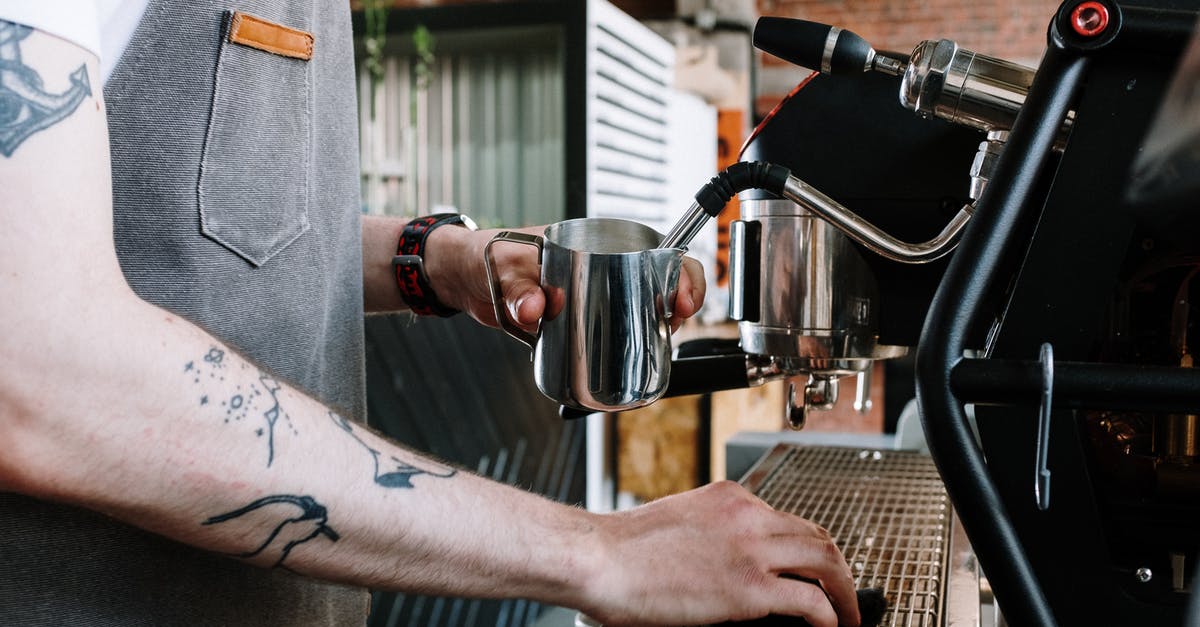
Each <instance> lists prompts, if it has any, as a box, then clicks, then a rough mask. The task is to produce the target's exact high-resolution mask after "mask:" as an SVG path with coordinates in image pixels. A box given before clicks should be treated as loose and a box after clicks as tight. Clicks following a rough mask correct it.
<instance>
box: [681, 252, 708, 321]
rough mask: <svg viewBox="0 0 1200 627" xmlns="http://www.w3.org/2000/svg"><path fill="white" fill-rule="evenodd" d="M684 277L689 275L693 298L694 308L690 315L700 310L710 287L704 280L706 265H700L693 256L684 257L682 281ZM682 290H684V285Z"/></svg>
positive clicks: (690, 290)
mask: <svg viewBox="0 0 1200 627" xmlns="http://www.w3.org/2000/svg"><path fill="white" fill-rule="evenodd" d="M683 277H687V281H688V296H689V297H690V298H691V300H692V310H691V312H689V313H688V314H687V315H688V316H690V315H692V314H694V313H696V312H697V311H699V310H700V307H701V305H703V304H704V294H705V292H706V291H707V289H708V286H707V285H706V284H705V281H704V267H703V266H701V265H700V262H699V261H696V260H695V259H692V258H691V257H684V258H683V272H681V273H680V279H681V282H682V278H683ZM680 291H682V285H681V286H680Z"/></svg>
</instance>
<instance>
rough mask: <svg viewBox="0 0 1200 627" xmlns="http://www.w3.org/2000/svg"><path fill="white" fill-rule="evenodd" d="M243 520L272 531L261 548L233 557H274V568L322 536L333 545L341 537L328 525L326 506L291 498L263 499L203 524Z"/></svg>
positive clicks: (282, 495) (261, 544)
mask: <svg viewBox="0 0 1200 627" xmlns="http://www.w3.org/2000/svg"><path fill="white" fill-rule="evenodd" d="M243 516H247V517H248V520H256V521H260V524H262V525H263V526H264V527H270V531H269V532H268V533H267V537H266V539H265V540H263V541H262V543H260V544H259V545H258V548H256V549H254V550H252V551H246V552H244V553H235V554H233V555H234V556H236V557H242V558H252V557H257V556H259V555H268V556H272V557H273V558H274V559H273V560H272V561H271V566H272V567H277V566H281V565H282V564H283V560H285V559H287V557H288V555H289V554H291V552H292V549H294V548H296V547H297V546H299V545H301V544H304V543H305V542H308V541H309V540H312V539H313V538H315V537H317V536H318V535H323V536H325V537H327V538H329V540H330V541H332V542H337V541H338V539H339V538H340V537H341V536H339V535H338V533H337V532H336V531H334V530H333V528H332V527H330V526H329V525H327V524H326V522H327V521H328V520H329V516H328V512H327V511H326V510H325V506H324V505H321V504H320V503H317V501H316V499H314V498H313V497H311V496H294V495H290V494H276V495H273V496H266V497H263V498H261V499H258V500H257V501H254V502H253V503H250V504H249V505H247V506H245V507H241V508H238V509H235V510H233V511H232V512H226V513H224V514H220V515H218V516H213V517H211V518H209V519H208V520H205V521H204V522H203V523H201V524H204V525H216V524H220V523H224V522H228V521H230V520H234V519H236V518H241V517H243Z"/></svg>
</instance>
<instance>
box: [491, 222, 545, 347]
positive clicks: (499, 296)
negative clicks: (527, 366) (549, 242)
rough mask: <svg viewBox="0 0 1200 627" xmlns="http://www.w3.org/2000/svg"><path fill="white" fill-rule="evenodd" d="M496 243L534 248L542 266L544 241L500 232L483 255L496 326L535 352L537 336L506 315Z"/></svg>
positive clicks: (538, 238)
mask: <svg viewBox="0 0 1200 627" xmlns="http://www.w3.org/2000/svg"><path fill="white" fill-rule="evenodd" d="M496 242H512V243H514V244H527V245H529V246H533V247H535V248H537V250H538V263H539V264H541V262H542V243H543V240H542V238H541V237H539V236H537V235H528V234H526V233H517V232H515V231H500V232H499V233H497V234H496V235H494V236H493V237H492V239H490V240H488V243H487V246H485V247H484V249H483V255H484V257H486V259H487V264H486V267H487V277H488V284H489V285H490V286H491V288H492V311H493V312H495V314H496V324H499V325H500V328H501V329H504V332H505V333H507V334H509V335H510V336H512V337H514V338H516V339H517V340H520V341H521V342H522V343H524V344H525V345H527V346H529V350H533V349H534V345H535V344H537V339H538V336H537V334H536V333H528V332H526V331H525V330H524V329H522V328H521V327H518V326H517V325H516V324H515V323H513V322H511V321H509V319H508V315H506V314H505V313H504V294H503V293H502V292H501V291H500V273H499V270H497V269H496V259H495V258H494V257H492V244H495V243H496ZM539 326H540V325H539Z"/></svg>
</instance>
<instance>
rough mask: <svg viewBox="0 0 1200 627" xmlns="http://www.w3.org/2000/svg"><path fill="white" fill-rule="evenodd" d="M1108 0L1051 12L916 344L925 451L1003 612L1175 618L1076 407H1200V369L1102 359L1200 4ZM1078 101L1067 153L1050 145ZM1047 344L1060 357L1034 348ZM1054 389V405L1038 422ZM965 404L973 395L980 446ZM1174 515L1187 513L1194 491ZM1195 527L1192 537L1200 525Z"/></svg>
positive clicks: (1015, 621) (1015, 619) (1176, 609)
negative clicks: (1158, 111) (1095, 28)
mask: <svg viewBox="0 0 1200 627" xmlns="http://www.w3.org/2000/svg"><path fill="white" fill-rule="evenodd" d="M1102 3H1103V4H1104V6H1105V8H1106V9H1107V10H1108V12H1109V15H1110V16H1111V19H1110V21H1109V26H1108V28H1107V29H1106V30H1105V31H1104V32H1102V33H1099V34H1097V35H1094V36H1081V35H1079V34H1077V33H1076V32H1073V30H1072V28H1071V23H1070V20H1071V13H1072V11H1074V9H1075V8H1076V7H1077V6H1079V5H1081V4H1083V2H1081V1H1080V0H1068V2H1066V3H1064V4H1063V5H1062V6H1061V7H1060V8H1059V10H1058V12H1057V14H1056V15H1055V17H1054V19H1053V20H1052V21H1051V23H1050V27H1049V37H1048V39H1049V48H1048V50H1047V53H1046V56H1045V57H1044V58H1043V60H1042V63H1041V65H1040V67H1039V69H1038V71H1037V74H1036V77H1035V80H1034V82H1033V85H1032V86H1031V88H1030V90H1029V93H1028V95H1027V98H1026V100H1025V104H1024V106H1023V107H1022V109H1021V112H1020V115H1019V116H1018V118H1017V120H1016V122H1015V124H1014V127H1013V129H1012V131H1011V134H1010V135H1009V139H1008V142H1007V145H1006V148H1005V150H1004V153H1003V155H1002V156H1001V158H1000V161H999V163H998V164H997V167H996V170H995V173H994V176H993V177H992V179H991V181H990V182H989V184H988V187H987V189H986V191H985V192H984V194H983V196H982V197H981V198H980V199H979V202H978V204H977V207H976V214H975V216H974V218H973V219H972V220H971V223H970V224H969V226H968V227H967V229H966V232H965V234H964V235H963V238H962V240H961V242H960V244H959V245H958V248H957V250H956V252H955V254H954V255H953V259H952V260H951V261H950V264H949V266H948V268H947V270H946V273H945V275H944V277H943V280H942V282H941V284H940V285H939V287H938V289H937V292H936V294H935V296H934V298H933V301H932V305H931V308H930V310H929V313H928V316H927V318H926V320H925V324H924V327H923V330H922V333H921V340H920V342H919V344H918V348H917V362H916V383H917V397H918V400H919V403H920V406H921V415H922V422H923V426H924V429H925V433H926V439H927V441H928V444H929V448H930V452H931V454H932V455H933V458H934V461H935V462H936V464H937V466H938V468H939V471H940V473H941V475H942V477H943V480H944V482H945V484H946V488H947V490H948V492H949V495H950V497H951V499H952V501H953V503H954V505H955V509H956V511H957V512H958V513H959V515H960V516H961V518H962V521H963V524H964V526H965V528H966V530H967V533H968V535H969V537H970V539H971V543H972V545H973V547H974V549H975V551H976V553H977V555H978V558H979V562H980V565H981V566H982V568H983V570H984V572H985V573H986V575H987V577H988V579H989V581H990V582H991V586H992V589H993V590H994V592H995V595H996V599H997V601H998V602H999V605H1000V608H1001V610H1002V612H1003V613H1004V615H1005V617H1006V619H1007V621H1008V622H1009V624H1012V625H1022V626H1027V625H1028V626H1050V625H1057V624H1103V625H1125V624H1129V625H1135V624H1136V625H1149V624H1180V622H1181V620H1182V616H1183V613H1184V608H1183V604H1181V603H1177V602H1176V603H1162V602H1161V600H1162V599H1161V598H1160V597H1157V596H1156V595H1155V594H1154V593H1153V591H1152V590H1153V588H1151V589H1150V591H1148V592H1145V593H1140V592H1139V590H1138V588H1137V586H1138V585H1139V583H1138V582H1136V581H1135V577H1134V574H1133V573H1132V572H1131V569H1130V566H1129V564H1126V563H1123V562H1122V560H1121V559H1120V558H1119V557H1117V556H1114V554H1113V551H1112V550H1111V548H1110V545H1109V544H1108V541H1107V540H1106V539H1105V535H1106V534H1107V533H1111V531H1112V530H1111V528H1106V527H1105V523H1103V522H1102V521H1103V519H1104V515H1103V512H1102V510H1103V509H1104V508H1105V505H1104V504H1103V503H1102V502H1100V501H1101V499H1100V498H1098V496H1097V494H1096V492H1095V490H1094V487H1093V483H1092V478H1091V477H1090V476H1089V470H1088V463H1087V459H1086V454H1085V451H1084V450H1083V446H1082V443H1081V440H1082V435H1081V432H1080V431H1081V426H1080V424H1079V423H1080V420H1081V419H1080V418H1079V415H1078V412H1077V411H1072V410H1079V409H1082V408H1095V409H1109V410H1119V409H1129V410H1140V411H1162V412H1182V413H1189V414H1196V413H1200V370H1196V369H1184V368H1174V367H1168V366H1153V365H1134V364H1126V363H1099V362H1097V360H1096V359H1095V357H1096V350H1095V348H1096V344H1097V341H1098V340H1097V338H1099V337H1100V336H1101V334H1102V333H1103V330H1104V326H1105V319H1104V316H1105V308H1106V303H1107V302H1108V300H1109V299H1110V298H1111V295H1112V294H1113V292H1114V290H1115V289H1116V283H1117V277H1118V275H1119V273H1120V270H1121V266H1122V264H1123V263H1124V261H1125V259H1126V257H1127V254H1128V250H1129V248H1130V243H1131V241H1132V239H1133V237H1134V233H1135V230H1136V228H1137V227H1136V222H1137V220H1136V219H1135V215H1134V214H1135V211H1134V209H1132V208H1130V206H1129V203H1128V202H1127V201H1126V200H1125V193H1124V187H1125V186H1126V185H1127V183H1128V173H1129V171H1130V167H1131V165H1132V162H1133V157H1134V155H1136V153H1137V151H1138V148H1139V145H1140V142H1141V141H1142V139H1143V138H1144V136H1145V133H1146V130H1147V126H1148V125H1149V121H1150V119H1151V118H1153V113H1154V109H1155V106H1156V103H1157V102H1158V100H1159V99H1160V98H1161V95H1162V91H1163V90H1164V88H1165V86H1166V82H1167V79H1168V78H1169V77H1170V76H1171V69H1172V66H1173V63H1174V60H1175V59H1177V58H1178V57H1179V54H1180V52H1181V50H1182V49H1183V46H1184V45H1185V44H1186V43H1187V41H1188V39H1189V37H1190V35H1191V34H1192V32H1193V28H1194V26H1195V22H1196V16H1197V7H1196V6H1195V3H1194V2H1191V3H1185V4H1186V5H1189V6H1180V7H1174V8H1169V9H1163V8H1150V7H1145V6H1138V5H1133V4H1126V3H1120V4H1118V3H1116V2H1113V1H1111V0H1102ZM1072 110H1073V111H1074V112H1075V114H1074V120H1073V130H1072V134H1071V137H1070V140H1069V142H1070V143H1069V144H1068V147H1067V150H1066V151H1065V152H1064V153H1063V155H1062V157H1061V159H1059V158H1057V157H1056V155H1055V154H1054V152H1053V150H1052V148H1053V144H1054V142H1055V138H1056V135H1057V134H1058V133H1059V130H1060V128H1061V127H1062V125H1063V123H1064V120H1065V119H1066V118H1067V116H1068V112H1069V111H1072ZM1065 286H1070V287H1069V288H1066V287H1065ZM989 325H990V326H991V329H992V332H991V334H990V337H989V340H988V342H987V346H986V356H985V357H983V358H973V359H968V358H964V352H965V351H967V350H968V349H978V348H979V347H978V346H972V345H971V344H970V342H971V341H972V340H973V339H974V337H975V336H974V335H973V334H972V332H973V331H974V330H976V329H979V328H981V327H983V328H987V327H988V326H989ZM1043 343H1048V344H1050V345H1051V346H1052V347H1053V354H1054V355H1055V356H1057V357H1059V358H1061V359H1062V361H1054V362H1052V366H1051V363H1048V361H1049V360H1048V359H1047V358H1046V357H1043V358H1042V359H1040V360H1039V359H1038V358H1037V356H1038V353H1039V347H1040V345H1041V344H1043ZM1050 367H1052V370H1050ZM1047 397H1049V398H1051V399H1052V400H1051V406H1052V408H1053V412H1052V413H1051V412H1048V411H1047V412H1046V415H1047V419H1048V422H1049V425H1048V429H1047V430H1046V431H1045V432H1044V433H1043V434H1042V435H1040V436H1039V433H1038V432H1039V424H1038V422H1039V420H1038V415H1039V411H1038V410H1037V408H1038V407H1039V404H1041V403H1044V399H1046V398H1047ZM966 404H977V406H978V407H977V418H978V424H979V431H980V442H981V443H982V446H981V445H980V444H977V442H976V439H975V436H974V434H973V433H972V431H971V428H970V425H969V423H968V420H967V416H966V412H965V408H964V406H965V405H966ZM984 406H989V407H984ZM1039 437H1041V438H1044V440H1043V442H1042V443H1041V444H1042V446H1043V447H1044V451H1045V452H1046V453H1048V455H1049V460H1048V464H1049V468H1050V470H1051V472H1052V477H1053V484H1052V485H1053V487H1054V489H1053V493H1052V496H1053V498H1052V499H1048V497H1049V496H1051V494H1049V493H1048V494H1043V495H1041V496H1042V500H1043V504H1045V501H1046V500H1047V499H1048V500H1049V507H1048V508H1046V509H1044V510H1043V509H1041V508H1040V507H1039V504H1038V502H1037V500H1036V499H1035V489H1034V486H1035V478H1037V477H1039V476H1040V473H1042V470H1044V468H1045V466H1044V465H1043V466H1041V467H1039V466H1038V454H1037V449H1038V448H1039V443H1038V440H1039ZM1043 460H1045V458H1044V457H1043ZM1044 463H1045V462H1043V464H1044ZM1035 469H1037V470H1035ZM1173 513H1174V514H1175V515H1176V516H1177V517H1179V518H1181V519H1183V520H1185V521H1191V522H1193V523H1196V522H1197V521H1200V515H1198V514H1200V504H1198V506H1193V507H1191V508H1189V507H1186V506H1184V507H1177V508H1175V511H1174V512H1173ZM1110 524H1111V523H1110ZM1131 524H1134V523H1131ZM1179 531H1180V530H1178V529H1168V530H1166V533H1177V532H1179ZM1191 535H1192V536H1193V537H1192V540H1191V545H1190V546H1191V547H1192V548H1193V551H1194V547H1195V546H1196V545H1197V544H1198V543H1200V527H1197V528H1194V529H1193V532H1192V534H1191ZM1192 559H1193V560H1194V559H1196V557H1195V553H1194V552H1193V553H1192ZM1164 570H1166V569H1165V568H1164ZM1142 583H1144V582H1142Z"/></svg>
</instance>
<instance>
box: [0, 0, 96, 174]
mask: <svg viewBox="0 0 1200 627" xmlns="http://www.w3.org/2000/svg"><path fill="white" fill-rule="evenodd" d="M32 32H33V29H32V28H29V27H28V26H22V25H20V24H13V23H12V22H6V21H3V20H0V153H4V156H5V157H11V156H12V154H13V152H14V151H15V150H16V149H17V146H20V145H21V142H23V141H25V139H26V138H27V137H29V136H30V135H33V134H34V133H36V132H38V131H40V130H42V129H44V128H48V127H50V126H53V125H54V124H55V123H57V122H58V121H60V120H62V119H64V118H66V117H67V116H69V115H71V114H72V113H74V112H75V109H76V108H77V107H79V103H80V102H83V99H84V98H87V97H88V96H91V95H92V86H91V83H89V82H88V77H87V66H86V65H80V66H79V68H78V69H76V70H75V71H74V72H71V76H70V82H71V86H70V87H69V88H67V90H66V91H64V92H62V93H61V94H51V93H49V92H47V91H45V90H44V89H43V88H42V77H41V75H39V74H38V73H37V72H36V71H34V70H33V68H31V67H29V66H28V65H25V64H24V63H23V62H21V45H20V44H21V40H22V39H25V38H26V37H28V36H29V35H30V34H32Z"/></svg>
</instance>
